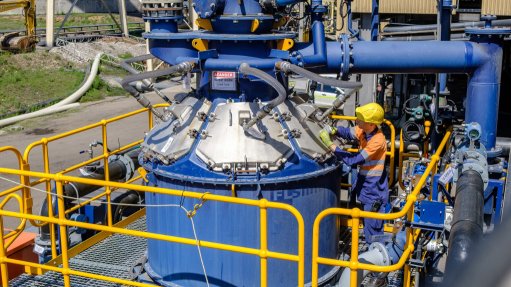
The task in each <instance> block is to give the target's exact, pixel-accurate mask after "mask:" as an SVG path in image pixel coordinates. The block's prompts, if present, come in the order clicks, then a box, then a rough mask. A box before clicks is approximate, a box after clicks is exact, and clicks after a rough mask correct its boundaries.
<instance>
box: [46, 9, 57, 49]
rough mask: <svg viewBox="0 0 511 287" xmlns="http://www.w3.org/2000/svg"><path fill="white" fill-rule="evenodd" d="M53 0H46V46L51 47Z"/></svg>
mask: <svg viewBox="0 0 511 287" xmlns="http://www.w3.org/2000/svg"><path fill="white" fill-rule="evenodd" d="M54 6H55V3H54V0H46V47H48V48H52V47H53V42H54V41H55V39H54V38H53V16H54V13H55V11H54Z"/></svg>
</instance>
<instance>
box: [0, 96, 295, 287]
mask: <svg viewBox="0 0 511 287" xmlns="http://www.w3.org/2000/svg"><path fill="white" fill-rule="evenodd" d="M162 106H167V105H165V104H163V105H157V106H156V107H162ZM144 112H147V113H148V128H149V129H150V128H152V125H153V118H152V114H151V112H150V111H149V110H148V109H140V110H137V111H134V112H131V113H127V114H124V115H121V116H118V117H114V118H110V119H107V120H102V121H100V122H98V123H95V124H91V125H88V126H85V127H82V128H79V129H76V130H72V131H69V132H66V133H63V134H59V135H56V136H53V137H49V138H43V139H41V140H39V141H37V142H34V143H32V144H31V145H29V146H28V147H27V149H26V150H25V152H24V154H23V155H22V154H21V153H20V152H19V151H18V150H17V149H15V148H13V147H3V148H0V153H1V152H6V151H11V152H13V153H14V154H15V155H16V157H17V159H18V163H19V166H18V168H19V170H15V169H8V168H0V173H5V174H11V175H18V176H19V184H18V185H17V186H15V187H13V188H10V189H8V190H5V191H3V192H0V199H3V200H2V201H0V228H3V217H4V216H9V217H14V218H20V219H21V224H20V225H19V226H18V227H17V228H16V229H15V230H14V231H11V232H10V233H8V234H6V235H3V234H2V235H0V244H1V245H0V267H1V274H2V275H5V274H7V263H11V264H18V265H24V266H25V267H26V268H27V267H28V268H32V269H35V270H44V271H56V272H60V273H62V274H63V277H64V285H65V286H66V287H67V286H70V278H69V276H70V275H76V276H83V277H88V278H92V279H97V280H104V281H108V282H113V283H119V284H126V285H131V286H154V285H149V284H144V283H139V282H132V281H128V280H122V279H118V278H111V277H106V276H101V275H97V274H92V273H86V272H81V271H77V270H72V269H70V268H69V258H70V256H73V255H75V254H76V251H74V250H73V249H71V250H69V249H68V246H67V242H68V240H67V239H68V238H67V233H66V228H67V227H70V226H74V227H78V228H86V229H91V230H95V231H103V232H107V234H112V233H120V234H127V235H132V236H140V237H144V238H149V239H157V240H165V241H169V242H176V243H182V244H193V245H196V244H198V245H199V246H201V247H206V248H215V249H220V250H226V251H232V252H238V253H244V254H251V255H255V256H259V257H260V260H261V263H260V264H261V265H260V267H261V286H266V285H267V272H268V270H267V260H268V258H274V259H281V260H288V261H294V262H297V265H298V267H297V268H298V281H297V282H298V285H299V286H303V285H304V268H305V267H304V266H305V263H304V261H305V258H304V256H305V255H304V248H305V247H304V241H305V239H304V236H305V235H304V232H305V231H304V222H303V218H302V216H301V214H300V213H299V212H298V211H297V210H296V209H295V208H294V207H292V206H290V205H287V204H284V203H278V202H270V201H267V200H266V199H262V200H250V199H243V198H237V197H225V196H218V195H212V194H207V193H197V192H183V191H177V190H169V189H163V188H157V187H147V186H141V185H135V184H132V182H134V181H136V180H137V179H139V178H140V177H141V176H137V177H135V178H132V179H131V180H129V181H127V182H126V183H120V182H111V181H109V173H108V157H109V156H112V155H114V154H118V153H121V152H123V151H126V150H128V149H130V148H133V147H135V146H137V145H139V144H140V143H141V142H142V140H139V141H135V142H132V143H129V144H127V145H125V146H122V147H119V148H118V149H116V150H113V151H109V149H108V138H107V137H108V134H107V126H108V124H110V123H113V122H116V121H119V120H122V119H126V118H129V117H132V116H135V115H138V114H141V113H144ZM98 127H100V128H101V131H102V139H103V154H101V155H99V156H96V157H94V158H92V159H89V160H87V161H85V162H82V163H79V164H76V165H73V166H71V167H68V168H65V169H64V170H61V171H60V172H58V173H51V170H50V165H51V163H50V157H49V144H50V143H53V142H55V141H57V140H60V139H63V138H66V137H69V136H72V135H76V134H79V133H82V132H85V131H89V130H91V129H95V128H98ZM38 146H40V147H41V150H42V158H43V169H44V171H43V172H34V171H30V164H29V160H30V157H31V155H32V151H33V150H34V149H35V148H36V147H38ZM99 160H103V163H104V168H105V180H93V179H88V178H80V177H73V176H68V175H66V173H69V172H71V171H74V170H76V169H78V168H80V167H83V166H85V165H88V164H90V163H93V162H96V161H99ZM31 177H32V178H34V179H35V180H34V181H30V178H31ZM52 180H53V181H55V183H56V190H55V191H53V193H52V190H51V186H50V183H51V181H52ZM68 182H77V183H83V184H90V185H96V186H98V187H104V189H105V191H104V192H101V193H100V194H98V195H96V196H94V197H92V198H89V199H87V200H84V201H82V202H79V203H78V204H76V205H74V206H72V207H70V208H68V209H67V210H66V209H65V206H64V197H63V184H65V183H68ZM42 183H44V184H45V187H46V190H45V192H46V194H47V203H48V205H50V204H51V202H52V200H51V198H52V196H55V195H56V196H57V203H58V214H53V208H51V207H50V206H48V208H47V210H48V216H41V215H34V214H33V213H32V196H31V193H30V190H31V188H32V187H34V186H36V185H38V184H42ZM119 188H121V189H129V190H135V191H139V192H155V193H160V194H166V195H174V196H180V197H181V196H184V197H190V198H195V199H201V200H211V201H219V202H227V203H231V204H242V205H247V206H255V207H259V209H260V248H259V249H256V248H247V247H242V246H235V245H228V244H221V243H215V242H208V241H196V240H195V239H190V238H181V237H175V236H169V235H162V234H156V233H150V232H142V231H134V230H127V229H123V228H120V226H121V225H119V224H116V225H113V222H112V213H111V210H112V207H111V196H110V194H111V192H112V191H114V190H115V189H119ZM232 189H233V192H235V186H234V185H233V186H232ZM20 190H22V194H21V196H19V195H18V194H16V193H15V192H17V191H20ZM55 193H56V194H55ZM101 198H106V204H107V210H108V215H107V216H108V221H107V222H106V225H95V224H89V223H83V222H76V221H71V220H68V219H67V218H66V215H67V214H69V213H70V212H73V211H75V210H77V209H79V208H80V207H83V206H85V205H87V204H90V203H92V202H95V201H96V200H98V199H101ZM13 199H15V200H16V201H17V202H18V204H19V207H20V211H19V212H12V211H7V210H3V209H1V207H3V206H4V205H5V204H6V203H7V202H8V201H10V200H13ZM268 208H274V209H281V210H285V211H288V212H289V213H291V214H292V215H293V216H294V217H295V219H296V221H297V223H298V231H297V232H298V234H297V236H298V240H297V245H298V246H297V250H298V251H297V254H285V253H279V252H273V251H271V250H268V245H267V240H268V239H267V236H268V235H267V224H268V223H267V209H268ZM27 221H30V222H31V223H32V224H33V225H34V226H36V227H41V226H44V225H46V224H50V228H49V231H50V237H51V242H52V246H51V250H52V260H51V261H50V262H48V263H47V264H36V263H32V262H27V261H22V260H16V259H13V258H7V257H6V255H5V254H6V250H7V249H6V248H7V247H8V246H9V245H10V244H11V243H12V242H13V241H14V240H15V239H16V238H17V236H18V235H19V234H21V232H22V231H23V230H24V228H25V225H26V222H27ZM55 224H57V225H58V227H59V229H60V232H59V234H60V238H59V239H60V242H61V246H60V249H61V255H60V256H58V254H57V246H56V242H57V235H56V234H55V233H56V232H55ZM0 230H2V229H0ZM84 245H86V244H84ZM69 251H71V253H69ZM59 264H62V267H58V265H59ZM2 286H8V276H2Z"/></svg>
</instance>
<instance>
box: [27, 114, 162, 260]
mask: <svg viewBox="0 0 511 287" xmlns="http://www.w3.org/2000/svg"><path fill="white" fill-rule="evenodd" d="M165 106H168V104H159V105H155V106H154V107H156V108H160V107H165ZM142 113H147V115H148V117H147V123H148V129H149V130H150V129H151V128H152V127H153V116H152V113H151V111H150V110H149V109H147V108H143V109H139V110H136V111H133V112H130V113H126V114H123V115H120V116H117V117H113V118H110V119H106V120H101V121H99V122H97V123H94V124H90V125H87V126H84V127H81V128H78V129H75V130H71V131H69V132H65V133H62V134H58V135H55V136H52V137H49V138H42V139H41V140H39V141H36V142H33V143H32V144H30V145H29V146H28V147H27V148H26V149H25V152H24V153H23V162H24V163H25V164H26V168H25V170H30V168H29V167H30V156H31V154H32V151H33V150H34V149H35V148H36V147H38V146H41V151H42V158H43V166H44V172H45V173H50V172H51V170H50V157H49V144H50V143H52V142H55V141H58V140H61V139H64V138H67V137H70V136H73V135H76V134H79V133H83V132H87V131H90V130H93V129H96V128H101V138H102V141H103V153H102V154H101V155H99V156H96V157H93V158H91V159H89V160H87V161H84V162H81V163H79V164H76V165H73V166H71V167H68V168H66V169H64V170H61V171H60V172H59V173H61V174H66V173H69V172H71V171H74V170H77V169H79V168H81V167H83V166H86V165H88V164H91V163H93V162H97V161H99V160H102V161H103V167H104V175H105V180H106V181H109V180H110V173H109V168H108V159H109V157H110V156H112V155H115V154H119V153H121V152H123V151H126V150H128V149H130V148H133V147H136V146H137V145H139V144H140V143H142V141H143V140H138V141H134V142H132V143H129V144H127V145H124V146H122V147H119V148H117V149H115V150H112V151H109V147H108V132H107V130H108V125H109V124H111V123H114V122H118V121H121V120H124V119H128V118H130V117H134V116H136V115H139V114H142ZM138 179H140V176H136V177H134V178H132V179H131V180H130V182H133V181H136V180H138ZM27 182H28V181H27ZM43 182H44V183H45V186H46V192H47V202H51V194H50V192H51V183H50V180H49V179H48V178H41V179H39V180H36V181H34V182H30V183H29V184H28V185H29V186H31V187H32V186H35V185H38V184H41V183H43ZM113 191H114V190H112V189H111V188H110V187H106V188H105V191H104V192H102V193H100V194H98V195H96V196H94V197H93V198H91V199H89V200H87V201H85V202H81V203H80V204H78V205H75V206H73V207H71V208H70V209H68V210H66V214H69V213H71V212H73V211H75V210H77V209H79V208H81V207H83V206H85V205H87V204H89V203H90V202H93V201H95V200H98V199H100V198H105V200H106V202H107V225H108V226H112V209H111V206H110V201H111V194H112V192H113ZM28 192H29V191H28ZM31 207H32V206H31V205H30V206H29V208H31ZM30 213H32V212H30ZM48 216H49V217H53V208H50V207H48ZM30 223H31V224H32V225H34V226H36V227H41V226H43V225H46V224H48V223H39V222H37V221H34V220H32V219H30ZM50 225H51V226H50V239H51V244H52V246H51V250H52V258H55V257H56V256H57V246H56V243H55V242H56V241H55V228H54V226H53V224H52V223H50Z"/></svg>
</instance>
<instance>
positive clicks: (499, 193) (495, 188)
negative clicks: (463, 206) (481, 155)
mask: <svg viewBox="0 0 511 287" xmlns="http://www.w3.org/2000/svg"><path fill="white" fill-rule="evenodd" d="M439 178H440V175H438V174H437V175H435V176H434V177H433V189H432V198H433V199H435V198H438V193H439V190H438V179H439ZM504 184H505V182H504V180H499V179H490V180H489V181H488V187H487V188H486V190H485V191H484V214H487V215H490V214H491V215H492V220H491V222H492V223H493V224H495V225H498V224H500V222H501V218H502V207H503V203H504V202H503V200H504Z"/></svg>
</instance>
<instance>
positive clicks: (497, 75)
mask: <svg viewBox="0 0 511 287" xmlns="http://www.w3.org/2000/svg"><path fill="white" fill-rule="evenodd" d="M492 36H493V37H492ZM471 38H472V41H479V46H481V47H484V48H485V49H486V52H487V55H488V56H489V60H487V61H486V62H485V63H484V64H483V65H481V66H480V67H479V68H478V69H477V70H476V71H475V72H474V73H473V74H472V75H471V77H470V80H469V84H468V89H467V99H466V103H465V108H466V110H465V122H467V123H470V122H477V123H479V124H480V125H481V130H482V134H481V143H482V144H484V146H485V147H486V149H488V150H491V149H492V148H494V147H495V144H496V141H497V119H498V113H499V96H500V81H501V72H502V57H503V51H502V46H501V41H502V38H501V37H500V35H472V37H471Z"/></svg>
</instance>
